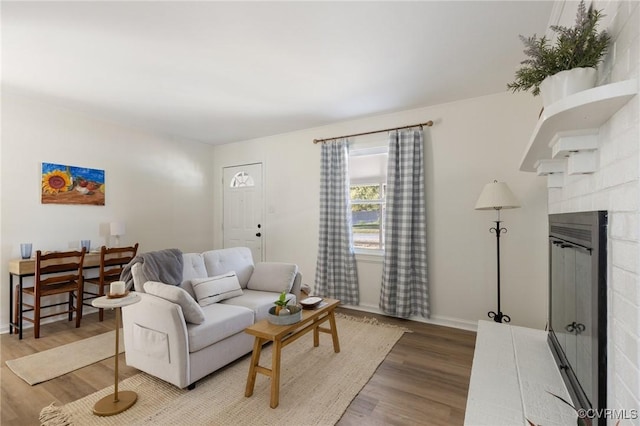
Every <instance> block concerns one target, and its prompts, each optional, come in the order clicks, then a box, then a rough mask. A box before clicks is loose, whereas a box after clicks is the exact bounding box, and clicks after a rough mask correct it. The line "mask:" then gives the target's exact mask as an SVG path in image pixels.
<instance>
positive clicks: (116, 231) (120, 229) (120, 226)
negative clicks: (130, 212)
mask: <svg viewBox="0 0 640 426" xmlns="http://www.w3.org/2000/svg"><path fill="white" fill-rule="evenodd" d="M109 230H110V232H111V235H112V236H116V237H117V236H120V235H124V234H125V226H124V222H111V223H110V224H109Z"/></svg>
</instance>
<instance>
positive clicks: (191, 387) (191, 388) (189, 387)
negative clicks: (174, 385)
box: [187, 382, 196, 390]
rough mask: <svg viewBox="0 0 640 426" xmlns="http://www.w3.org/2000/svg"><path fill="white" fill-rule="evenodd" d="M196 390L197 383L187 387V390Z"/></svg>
mask: <svg viewBox="0 0 640 426" xmlns="http://www.w3.org/2000/svg"><path fill="white" fill-rule="evenodd" d="M195 388H196V382H193V383H191V384H190V385H189V386H187V389H189V390H194V389H195Z"/></svg>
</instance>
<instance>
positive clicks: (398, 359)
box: [0, 308, 475, 426]
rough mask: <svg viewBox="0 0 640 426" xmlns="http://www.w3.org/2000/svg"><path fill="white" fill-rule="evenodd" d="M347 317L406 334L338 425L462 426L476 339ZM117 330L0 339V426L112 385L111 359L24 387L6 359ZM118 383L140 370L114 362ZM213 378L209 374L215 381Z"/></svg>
mask: <svg viewBox="0 0 640 426" xmlns="http://www.w3.org/2000/svg"><path fill="white" fill-rule="evenodd" d="M338 311H339V312H343V313H348V314H349V315H353V316H367V317H376V318H378V319H379V320H380V321H381V322H385V323H390V324H397V325H400V326H403V327H406V328H408V329H410V330H412V333H405V334H404V336H403V337H402V338H401V339H400V340H399V341H398V343H397V344H396V345H395V346H394V348H393V349H392V350H391V352H390V353H389V355H388V356H387V358H386V359H385V361H384V362H383V363H382V364H380V366H379V367H378V370H377V371H376V373H375V374H374V375H373V377H372V378H371V380H370V381H369V383H367V385H366V386H365V387H364V388H363V389H362V390H361V391H360V393H359V394H358V396H357V397H356V398H355V399H354V400H353V402H352V403H351V405H350V406H349V408H348V409H347V411H346V412H345V413H344V415H343V416H342V418H341V419H340V421H339V422H338V425H341V426H348V425H358V426H360V425H363V424H366V425H461V424H462V423H463V420H464V409H465V405H466V400H467V390H468V386H469V377H470V375H471V363H472V360H473V349H474V346H475V333H474V332H470V331H464V330H458V329H453V328H447V327H441V326H436V325H431V324H424V323H418V322H413V321H406V320H400V319H395V318H389V317H383V316H379V315H375V314H370V313H365V312H360V311H353V310H348V309H344V308H338ZM114 327H115V315H114V313H113V311H105V320H104V322H102V323H100V322H98V315H97V313H96V314H90V315H86V316H85V317H84V318H83V319H82V326H81V327H80V328H78V329H76V328H75V327H74V322H67V321H59V322H56V323H52V324H47V325H44V326H42V330H41V337H40V339H34V338H33V332H32V330H31V329H28V330H26V332H25V333H24V338H23V340H22V341H19V340H18V337H17V335H13V336H12V335H9V334H3V335H2V336H0V350H1V352H0V360H1V367H0V393H1V394H0V424H2V425H3V426H11V425H16V426H17V425H20V426H22V425H37V424H39V422H38V415H39V413H40V410H41V409H42V408H43V407H45V406H47V405H49V404H50V403H52V402H55V403H56V404H58V405H62V404H66V403H69V402H71V401H75V400H76V399H80V398H82V397H84V396H86V395H88V394H91V393H93V392H95V391H97V390H100V389H102V388H104V387H107V386H109V385H112V384H113V380H114V376H113V374H114V371H113V370H114V365H113V358H108V359H106V360H104V361H101V362H98V363H96V364H93V365H90V366H88V367H85V368H81V369H79V370H76V371H74V372H72V373H69V374H66V375H64V376H62V377H58V378H56V379H53V380H50V381H48V382H45V383H40V384H38V385H35V386H29V385H28V384H27V383H25V382H24V381H23V380H22V379H20V378H18V377H17V376H16V375H14V374H13V372H12V371H11V370H9V368H8V367H7V366H6V364H5V361H6V360H8V359H14V358H19V357H21V356H25V355H29V354H31V353H34V352H38V351H43V350H46V349H50V348H53V347H56V346H60V345H64V344H66V343H71V342H74V341H76V340H81V339H84V338H87V337H91V336H94V335H96V334H100V333H105V332H107V331H110V330H113V329H114ZM119 359H120V379H121V380H122V379H124V378H126V377H130V376H132V375H134V374H136V373H137V372H138V370H136V369H134V368H132V367H127V366H126V364H125V359H124V354H122V355H120V358H119ZM214 374H215V373H214Z"/></svg>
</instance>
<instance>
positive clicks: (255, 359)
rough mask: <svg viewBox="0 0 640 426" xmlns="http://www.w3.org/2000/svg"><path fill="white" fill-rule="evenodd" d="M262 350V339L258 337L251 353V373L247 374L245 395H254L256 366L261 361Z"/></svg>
mask: <svg viewBox="0 0 640 426" xmlns="http://www.w3.org/2000/svg"><path fill="white" fill-rule="evenodd" d="M261 352H262V339H261V338H259V337H256V339H255V340H254V342H253V353H252V354H251V366H250V367H249V375H248V376H247V387H246V389H245V391H244V396H251V395H253V388H254V387H255V385H256V374H257V372H256V367H257V366H258V364H259V363H260V353H261Z"/></svg>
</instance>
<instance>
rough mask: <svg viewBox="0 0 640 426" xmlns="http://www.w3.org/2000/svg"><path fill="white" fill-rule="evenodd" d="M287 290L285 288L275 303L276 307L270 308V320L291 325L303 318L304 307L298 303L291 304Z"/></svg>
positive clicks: (278, 323) (273, 322)
mask: <svg viewBox="0 0 640 426" xmlns="http://www.w3.org/2000/svg"><path fill="white" fill-rule="evenodd" d="M289 300H290V299H287V290H283V291H282V293H280V296H279V297H278V300H276V301H275V302H273V303H274V305H275V306H274V307H272V308H271V309H269V316H268V319H269V322H270V323H272V324H277V325H290V324H294V323H296V322H298V321H300V320H301V319H302V309H301V308H300V307H299V306H297V305H289Z"/></svg>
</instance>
